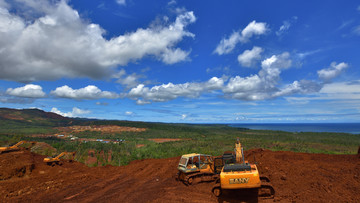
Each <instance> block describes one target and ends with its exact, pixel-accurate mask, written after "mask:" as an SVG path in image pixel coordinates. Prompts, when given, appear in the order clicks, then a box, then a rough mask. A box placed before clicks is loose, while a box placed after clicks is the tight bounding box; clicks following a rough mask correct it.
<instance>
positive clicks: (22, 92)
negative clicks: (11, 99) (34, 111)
mask: <svg viewBox="0 0 360 203" xmlns="http://www.w3.org/2000/svg"><path fill="white" fill-rule="evenodd" d="M6 94H8V95H11V96H16V97H26V98H41V97H45V92H43V90H42V87H41V86H40V85H33V84H28V85H25V86H23V87H17V88H8V89H7V90H6Z"/></svg>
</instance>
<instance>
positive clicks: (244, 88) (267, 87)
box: [223, 52, 291, 101]
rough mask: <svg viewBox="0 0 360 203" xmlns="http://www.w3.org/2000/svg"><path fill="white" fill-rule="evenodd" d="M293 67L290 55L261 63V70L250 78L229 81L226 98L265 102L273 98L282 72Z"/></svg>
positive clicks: (225, 88) (285, 53)
mask: <svg viewBox="0 0 360 203" xmlns="http://www.w3.org/2000/svg"><path fill="white" fill-rule="evenodd" d="M290 66H291V59H290V54H289V53H288V52H284V53H282V54H280V55H273V56H271V57H270V58H267V59H265V60H263V61H262V63H261V70H260V71H259V73H258V74H256V75H251V76H248V77H240V76H236V77H233V78H230V79H229V82H228V83H227V85H226V86H225V87H224V88H223V92H224V93H225V96H226V97H228V98H233V99H239V100H250V101H254V100H264V99H270V98H272V97H273V95H275V94H274V92H277V91H279V90H278V88H277V85H278V81H279V79H280V73H281V71H282V70H284V69H287V68H289V67H290Z"/></svg>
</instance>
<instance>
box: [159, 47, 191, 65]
mask: <svg viewBox="0 0 360 203" xmlns="http://www.w3.org/2000/svg"><path fill="white" fill-rule="evenodd" d="M189 54H190V51H183V50H181V49H179V48H177V49H168V50H165V51H164V53H163V54H162V55H161V58H162V61H163V62H164V63H166V64H174V63H178V62H180V61H185V60H186V59H187V58H188V55H189Z"/></svg>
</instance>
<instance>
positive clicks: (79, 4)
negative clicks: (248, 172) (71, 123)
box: [0, 0, 360, 123]
mask: <svg viewBox="0 0 360 203" xmlns="http://www.w3.org/2000/svg"><path fill="white" fill-rule="evenodd" d="M359 53H360V3H359V2H358V1H345V2H344V1H313V2H310V1H309V2H304V1H285V0H284V1H265V0H264V1H235V0H233V1H209V0H207V1H205V0H204V1H200V0H199V1H190V0H184V1H176V0H167V1H165V0H159V1H156V3H155V1H146V0H139V1H137V0H107V1H101V0H76V1H75V0H73V1H70V0H69V1H56V0H51V1H48V0H12V1H8V0H0V72H1V73H0V105H1V107H7V108H39V109H42V110H45V111H51V112H55V113H58V114H61V115H64V116H70V117H87V118H99V119H119V120H135V121H154V122H158V121H160V122H185V123H289V122H290V123H291V122H301V123H312V122H360V55H359Z"/></svg>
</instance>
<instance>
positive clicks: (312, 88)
mask: <svg viewBox="0 0 360 203" xmlns="http://www.w3.org/2000/svg"><path fill="white" fill-rule="evenodd" d="M320 89H321V85H320V84H318V83H316V82H314V81H309V80H301V81H300V82H299V81H294V82H293V83H292V84H289V85H287V86H285V88H283V89H281V90H279V91H277V92H275V93H274V94H273V95H272V97H282V96H288V95H293V94H307V93H314V92H318V91H319V90H320Z"/></svg>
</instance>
